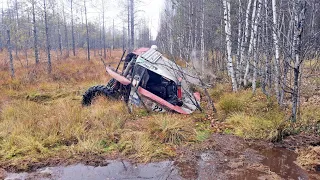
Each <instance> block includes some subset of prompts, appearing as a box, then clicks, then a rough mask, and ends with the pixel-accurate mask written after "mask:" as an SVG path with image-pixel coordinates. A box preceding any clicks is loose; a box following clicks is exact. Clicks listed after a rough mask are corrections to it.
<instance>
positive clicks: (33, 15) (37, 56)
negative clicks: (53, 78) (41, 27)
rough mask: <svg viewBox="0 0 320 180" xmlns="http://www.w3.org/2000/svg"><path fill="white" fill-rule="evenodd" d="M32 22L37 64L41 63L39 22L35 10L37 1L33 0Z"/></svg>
mask: <svg viewBox="0 0 320 180" xmlns="http://www.w3.org/2000/svg"><path fill="white" fill-rule="evenodd" d="M31 5H32V24H33V40H34V41H33V48H34V57H35V61H36V64H38V63H39V50H38V33H37V24H36V12H35V5H36V1H35V0H32V2H31Z"/></svg>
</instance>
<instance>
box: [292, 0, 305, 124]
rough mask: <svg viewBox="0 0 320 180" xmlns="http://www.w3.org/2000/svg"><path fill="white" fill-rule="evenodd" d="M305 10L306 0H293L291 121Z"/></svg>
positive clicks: (293, 117) (297, 86) (297, 79)
mask: <svg viewBox="0 0 320 180" xmlns="http://www.w3.org/2000/svg"><path fill="white" fill-rule="evenodd" d="M305 12H306V1H305V0H295V9H294V13H295V31H294V36H295V38H294V39H295V42H294V53H295V57H294V58H295V63H294V83H293V93H292V121H293V122H296V120H297V111H298V103H299V102H298V99H299V76H300V66H301V63H302V62H303V59H302V58H301V39H302V38H301V37H302V33H303V30H304V21H305Z"/></svg>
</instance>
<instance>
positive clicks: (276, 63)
mask: <svg viewBox="0 0 320 180" xmlns="http://www.w3.org/2000/svg"><path fill="white" fill-rule="evenodd" d="M272 14H273V42H274V49H275V58H274V70H275V91H276V97H277V100H278V102H280V90H279V86H280V75H279V67H280V64H279V58H280V55H279V39H278V28H277V26H278V16H277V2H276V0H272Z"/></svg>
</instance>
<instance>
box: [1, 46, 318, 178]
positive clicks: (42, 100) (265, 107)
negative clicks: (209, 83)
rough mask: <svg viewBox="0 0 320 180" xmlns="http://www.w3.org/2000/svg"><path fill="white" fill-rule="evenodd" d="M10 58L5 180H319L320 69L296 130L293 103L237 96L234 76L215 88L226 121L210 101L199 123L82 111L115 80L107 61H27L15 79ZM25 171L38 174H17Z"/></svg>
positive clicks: (311, 78) (5, 78) (194, 118)
mask: <svg viewBox="0 0 320 180" xmlns="http://www.w3.org/2000/svg"><path fill="white" fill-rule="evenodd" d="M120 56H121V51H114V52H112V53H111V56H110V57H108V59H107V63H109V64H110V65H112V66H113V65H115V64H116V61H118V60H119V59H120ZM0 57H1V63H2V64H1V66H0V75H1V79H0V90H1V93H0V113H1V116H0V167H1V170H0V174H1V178H0V179H2V178H5V177H7V178H9V179H10V178H12V177H13V178H14V177H15V176H18V177H20V178H21V179H28V178H29V179H30V178H31V179H46V178H47V179H50V178H51V179H57V178H61V179H68V177H70V174H71V175H72V174H73V175H75V174H76V173H74V172H79V173H77V174H79V175H81V174H82V175H83V177H87V176H89V175H91V176H90V177H91V178H90V177H88V179H103V178H110V179H112V178H115V179H117V178H119V177H120V178H119V179H121V178H131V179H137V178H138V179H139V178H140V179H143V178H153V179H212V178H214V179H217V178H218V179H244V178H247V179H257V178H259V179H297V177H300V179H319V176H320V175H319V169H320V167H319V166H320V148H319V145H320V139H319V135H320V104H319V102H320V101H319V99H320V92H319V91H320V88H319V87H320V79H319V77H320V76H319V75H320V74H319V71H310V73H309V74H308V73H305V75H304V77H302V78H303V81H302V82H303V83H304V84H302V87H303V88H302V93H301V94H302V97H301V110H300V112H299V120H298V121H297V122H296V123H290V121H288V119H289V117H290V105H287V106H286V107H281V108H280V107H279V106H278V105H277V103H276V100H275V99H274V98H272V97H271V98H267V97H266V96H265V95H264V94H263V93H262V92H261V91H260V90H259V91H257V92H256V94H254V95H253V94H252V92H251V90H250V89H248V90H246V89H243V90H241V91H240V92H238V93H232V92H231V87H230V86H229V84H230V83H229V82H227V81H225V80H224V79H225V78H224V77H225V76H226V75H225V74H221V75H217V76H218V77H217V81H216V83H214V84H213V87H212V88H211V89H209V94H210V96H211V98H212V99H213V100H214V103H215V105H216V108H217V113H211V111H210V108H209V107H208V106H207V105H206V102H207V99H206V98H205V96H204V95H203V96H202V97H203V101H202V104H203V107H204V112H195V113H194V114H192V115H190V116H185V115H179V114H171V113H165V114H157V113H151V114H148V113H147V112H146V111H145V110H143V109H135V111H134V112H133V113H132V114H129V113H128V111H127V108H126V106H125V104H124V103H123V102H118V101H110V100H107V99H103V98H99V99H97V100H96V101H95V103H94V105H93V106H90V107H86V108H84V107H82V106H81V98H82V94H83V93H84V92H85V91H86V90H87V89H88V88H89V87H90V86H93V85H98V84H106V83H107V82H108V80H109V77H108V76H107V74H106V73H105V69H104V66H103V65H102V63H101V61H100V57H98V56H96V57H94V58H93V59H92V60H91V61H87V60H86V59H85V54H84V51H83V52H81V51H80V52H79V55H78V56H77V57H70V58H66V59H61V60H57V61H54V64H53V72H52V74H51V75H47V74H46V64H45V62H43V63H42V64H40V65H34V64H32V63H29V64H28V65H27V64H25V63H24V62H22V61H18V62H16V64H15V65H16V66H15V67H16V77H15V79H11V78H10V76H9V73H8V72H9V69H8V64H6V63H5V61H4V60H5V55H4V54H2V55H0ZM305 68H308V67H307V66H306V67H305ZM307 72H308V71H307ZM317 73H318V74H317ZM202 93H203V92H202ZM287 98H288V99H289V98H290V97H287ZM65 166H67V167H65ZM97 166H98V167H97ZM95 167H97V168H95ZM110 168H111V169H110ZM87 171H88V172H87ZM149 171H151V172H156V171H157V172H158V171H159V172H163V173H160V174H157V173H155V174H156V175H154V174H153V175H150V174H147V172H149ZM21 172H29V173H23V174H12V173H21ZM80 172H82V173H80ZM86 172H87V173H86ZM89 172H94V174H90V173H89ZM107 172H117V173H116V176H115V175H114V174H112V173H110V174H108V173H107Z"/></svg>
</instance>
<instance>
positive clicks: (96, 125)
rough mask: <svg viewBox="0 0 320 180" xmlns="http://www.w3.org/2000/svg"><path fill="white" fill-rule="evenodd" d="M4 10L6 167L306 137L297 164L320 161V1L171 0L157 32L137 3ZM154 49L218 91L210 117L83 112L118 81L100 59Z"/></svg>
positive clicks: (38, 1)
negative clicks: (99, 88)
mask: <svg viewBox="0 0 320 180" xmlns="http://www.w3.org/2000/svg"><path fill="white" fill-rule="evenodd" d="M3 1H5V0H3ZM150 1H151V0H150ZM152 1H155V0H152ZM3 3H4V4H6V5H5V6H3V7H2V9H1V13H0V14H1V15H0V22H1V23H0V92H1V93H0V170H1V168H4V169H5V170H6V171H12V172H15V171H29V170H34V168H37V167H43V166H48V165H56V164H63V163H67V164H68V163H69V164H70V163H76V162H88V159H90V160H92V162H94V163H93V164H94V165H100V163H101V162H102V161H103V160H105V159H115V158H119V157H120V158H127V159H130V160H132V161H135V162H150V161H159V160H167V159H173V158H177V157H179V155H181V154H180V153H181V152H180V151H179V150H181V149H184V148H186V147H188V148H190V147H191V149H192V150H197V151H198V150H199V149H200V150H204V149H210V148H213V147H214V143H212V139H210V138H211V137H212V134H214V133H219V134H222V136H224V135H232V136H239V137H241V138H244V139H250V140H253V139H254V140H261V141H263V142H266V141H267V142H277V143H281V141H282V140H286V138H289V140H296V141H297V143H296V142H294V143H291V145H292V144H300V145H299V146H298V145H296V146H294V147H290V148H292V149H296V150H297V151H296V152H297V153H298V156H299V157H298V164H299V165H301V166H302V167H303V168H305V169H307V170H310V171H315V169H316V167H318V165H319V164H320V159H319V157H320V156H318V155H319V154H320V152H319V148H318V147H319V144H320V140H319V139H320V138H319V137H320V59H319V58H320V54H319V52H320V51H319V50H320V1H318V0H217V1H215V0H164V7H163V10H162V13H161V15H160V19H159V23H160V24H159V29H158V35H157V37H152V35H151V34H152V33H151V28H150V27H149V22H148V19H147V18H146V17H144V10H143V6H142V5H141V3H143V2H140V1H138V0H121V1H112V0H98V1H92V0H8V1H5V2H3ZM109 3H115V4H116V6H117V7H118V8H119V9H121V13H120V14H119V15H118V16H117V17H118V19H114V20H113V19H112V20H110V18H109V17H108V11H109V10H110V9H108V8H109ZM0 8H1V7H0ZM93 9H94V10H95V12H94V14H95V16H94V17H95V18H92V17H93V15H92V13H93V12H92V10H93ZM110 22H112V23H110ZM153 44H156V45H157V46H158V50H159V51H160V52H161V53H163V54H165V56H166V57H168V58H169V59H171V60H174V61H176V62H177V63H178V64H179V65H182V66H184V67H190V68H195V69H196V70H197V72H198V74H199V76H200V77H201V78H202V80H203V82H204V83H205V84H207V85H208V87H209V88H208V93H206V92H201V95H202V101H201V104H202V107H204V110H203V111H202V112H200V111H197V112H196V113H194V114H192V115H189V116H186V115H179V114H171V113H164V114H161V113H151V114H149V113H148V112H147V111H145V110H144V109H138V110H136V111H134V112H133V113H132V114H129V113H128V110H127V108H126V106H125V104H124V103H123V102H114V101H111V100H106V99H97V102H96V103H95V104H94V106H91V107H86V108H85V107H82V106H81V98H82V95H83V93H84V92H85V90H86V89H87V88H88V87H90V86H93V85H97V84H106V83H107V82H108V80H110V77H109V76H108V75H106V72H105V68H104V66H103V64H102V62H101V60H103V61H105V62H106V63H107V64H108V65H111V66H116V65H117V63H118V62H119V60H120V58H121V55H122V53H123V51H124V50H127V52H128V51H132V50H133V49H135V48H138V47H150V46H151V45H153ZM200 91H202V90H200ZM207 94H209V96H210V97H211V98H212V99H213V101H214V104H215V107H216V109H217V111H216V112H211V111H210V108H209V105H208V104H209V103H208V101H209V100H208V99H209V98H208V96H206V95H207ZM296 137H298V138H296ZM305 137H307V140H305ZM298 141H299V142H298ZM300 141H301V142H303V143H301V142H300ZM284 142H286V141H284ZM290 142H291V141H290ZM210 143H211V144H210ZM289 144H290V143H289ZM204 146H205V147H204ZM200 150H199V151H200ZM222 161H224V159H223V160H222ZM0 179H1V171H0Z"/></svg>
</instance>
